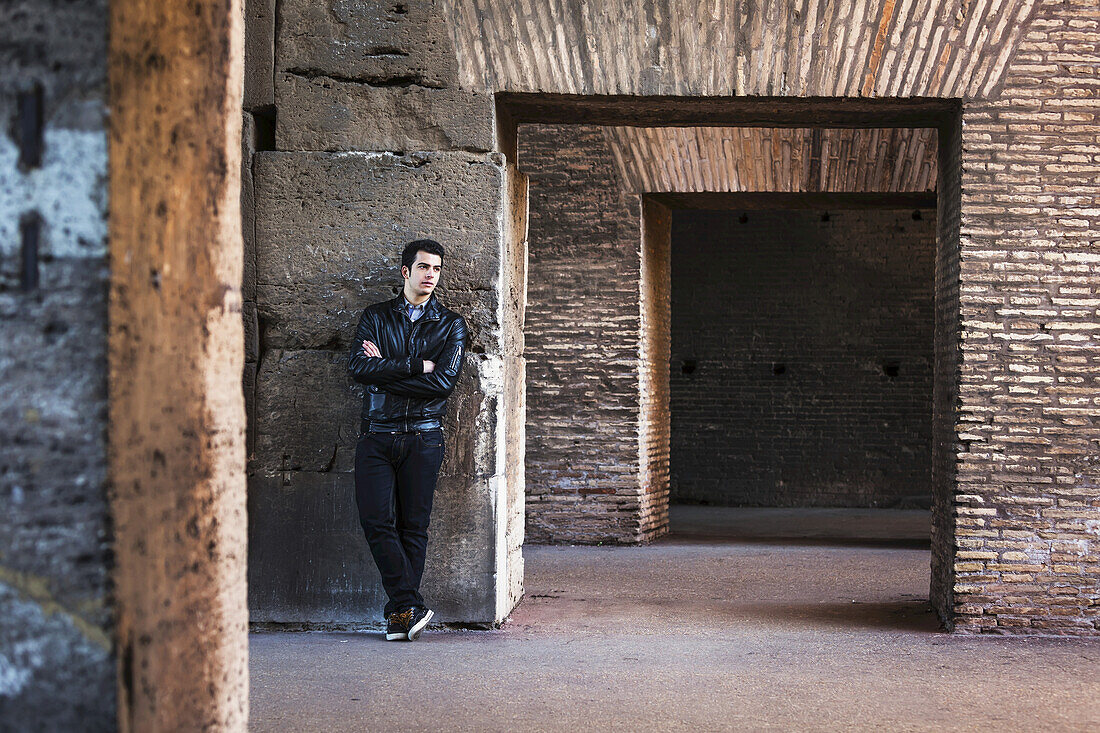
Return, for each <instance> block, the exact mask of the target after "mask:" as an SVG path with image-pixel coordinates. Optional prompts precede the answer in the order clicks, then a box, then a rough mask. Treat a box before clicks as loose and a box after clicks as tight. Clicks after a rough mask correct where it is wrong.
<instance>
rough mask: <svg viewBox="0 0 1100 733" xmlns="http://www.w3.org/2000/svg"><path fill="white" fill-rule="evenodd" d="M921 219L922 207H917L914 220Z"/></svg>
mask: <svg viewBox="0 0 1100 733" xmlns="http://www.w3.org/2000/svg"><path fill="white" fill-rule="evenodd" d="M920 220H921V215H920V209H915V210H914V211H913V221H920Z"/></svg>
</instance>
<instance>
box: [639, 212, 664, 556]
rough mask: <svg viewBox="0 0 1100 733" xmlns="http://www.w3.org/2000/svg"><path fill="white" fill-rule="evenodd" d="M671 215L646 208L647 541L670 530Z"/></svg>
mask: <svg viewBox="0 0 1100 733" xmlns="http://www.w3.org/2000/svg"><path fill="white" fill-rule="evenodd" d="M671 234H672V211H671V210H670V209H669V208H668V207H667V206H664V205H662V204H660V203H658V202H657V201H654V200H652V199H650V198H646V199H643V203H642V272H641V312H642V320H641V329H642V342H641V352H640V354H639V363H638V377H639V384H638V388H639V391H640V393H641V394H640V408H641V425H640V426H639V430H638V433H639V439H638V455H639V462H640V464H641V471H642V477H641V492H642V503H641V507H640V511H639V515H640V518H639V521H640V523H641V530H642V532H643V534H644V536H646V537H648V538H652V537H656V536H658V535H660V534H663V533H664V532H666V531H667V530H668V493H669V439H670V433H671V429H672V425H671V423H670V421H669V412H668V402H669V373H668V364H669V348H670V344H671V341H670V337H671V331H672V249H671V247H669V242H670V238H671Z"/></svg>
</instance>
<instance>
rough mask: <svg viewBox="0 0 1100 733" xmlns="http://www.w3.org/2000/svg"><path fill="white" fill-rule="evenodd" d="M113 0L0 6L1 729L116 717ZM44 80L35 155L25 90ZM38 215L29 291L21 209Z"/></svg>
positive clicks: (97, 726) (96, 725) (111, 722)
mask: <svg viewBox="0 0 1100 733" xmlns="http://www.w3.org/2000/svg"><path fill="white" fill-rule="evenodd" d="M105 10H106V3H105V2H102V1H100V0H91V1H84V2H75V3H58V2H37V3H32V2H18V1H17V2H9V3H5V4H4V5H3V6H2V7H0V28H2V29H3V30H2V31H0V36H3V40H2V41H0V384H2V385H3V398H2V399H0V506H2V507H3V511H4V515H5V516H4V520H3V521H2V522H0V729H3V730H17V729H18V730H32V729H33V730H76V729H78V728H79V729H81V730H89V731H107V730H113V729H114V728H115V718H116V694H115V675H114V664H113V656H114V650H113V649H112V645H111V630H112V626H113V619H112V614H111V606H110V603H111V599H110V583H109V573H110V566H111V553H110V541H111V528H110V519H109V514H108V506H107V496H106V489H105V482H106V469H107V455H106V440H105V437H106V436H105V426H106V419H107V418H106V401H107V363H106V319H107V307H106V295H107V268H106V243H105V237H106V230H107V210H106V203H107V202H106V186H105V185H104V180H103V179H104V176H105V174H106V168H107V144H106V143H107V135H106V130H105V121H104V117H105V109H106V106H105V101H104V99H105V91H106V90H105V75H106V59H105V56H106V42H107V26H106V22H105V20H104V13H105ZM36 86H37V88H38V89H39V90H40V100H41V119H40V127H39V128H38V130H37V131H36V132H35V133H34V135H33V136H34V137H38V138H39V139H40V140H41V157H40V159H39V160H38V161H36V162H29V163H25V164H24V163H21V162H20V153H21V151H22V150H23V146H24V145H25V144H26V141H25V140H24V139H23V138H22V136H21V134H20V125H19V113H18V110H19V99H20V96H21V95H33V94H34V89H35V87H36ZM29 214H37V215H38V216H39V217H40V221H41V225H40V237H39V241H38V257H37V258H36V261H35V267H36V269H37V273H38V284H37V287H36V288H35V289H33V290H30V291H24V290H23V288H22V283H21V272H22V267H23V254H22V242H23V238H22V234H21V226H20V222H21V219H22V218H23V217H24V216H26V215H29Z"/></svg>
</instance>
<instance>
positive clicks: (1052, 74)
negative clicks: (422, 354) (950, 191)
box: [952, 0, 1100, 635]
mask: <svg viewBox="0 0 1100 733" xmlns="http://www.w3.org/2000/svg"><path fill="white" fill-rule="evenodd" d="M1098 69H1100V7H1098V6H1097V4H1096V3H1095V2H1094V1H1093V0H1077V1H1074V2H1043V3H1042V4H1041V7H1040V8H1039V11H1038V13H1037V15H1036V17H1035V20H1034V21H1033V22H1032V24H1031V26H1030V28H1029V30H1028V32H1027V35H1026V37H1025V38H1024V40H1023V41H1022V42H1021V44H1020V46H1019V49H1018V51H1017V54H1016V56H1015V57H1014V58H1013V59H1012V62H1011V64H1010V65H1009V69H1008V71H1007V72H1006V78H1005V81H1004V89H1003V91H1002V94H1001V95H1000V97H999V98H998V99H997V100H991V101H986V102H982V101H973V102H968V103H964V105H963V111H962V143H961V146H962V166H961V171H962V173H961V175H962V180H961V190H962V202H961V205H962V211H961V237H960V242H961V271H960V278H961V287H960V290H961V295H960V314H961V317H962V338H961V358H962V367H961V374H960V379H961V382H960V388H959V392H960V395H959V396H960V405H959V412H958V419H957V422H958V436H957V440H958V445H957V446H956V448H957V451H958V469H957V470H958V473H957V484H956V486H955V489H954V491H955V495H954V497H953V507H954V521H955V527H956V532H955V552H954V559H955V563H954V570H955V584H954V588H953V591H954V598H953V605H952V609H953V612H954V623H955V628H956V629H957V630H960V631H966V632H978V631H984V632H993V633H1019V632H1025V633H1027V632H1032V633H1033V632H1037V631H1038V632H1044V633H1065V634H1093V635H1095V634H1097V633H1100V460H1098V456H1100V424H1098V422H1097V417H1098V411H1097V410H1098V407H1100V397H1098V395H1100V249H1098V242H1100V117H1098V115H1097V108H1098V91H1100V77H1098V76H1097V72H1098Z"/></svg>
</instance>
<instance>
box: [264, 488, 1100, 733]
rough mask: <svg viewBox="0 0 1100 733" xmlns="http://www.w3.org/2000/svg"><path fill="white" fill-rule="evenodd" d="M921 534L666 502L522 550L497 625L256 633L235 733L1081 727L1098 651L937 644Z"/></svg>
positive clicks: (870, 518) (1087, 643)
mask: <svg viewBox="0 0 1100 733" xmlns="http://www.w3.org/2000/svg"><path fill="white" fill-rule="evenodd" d="M928 527H929V518H928V513H927V512H924V511H900V510H873V509H730V508H718V507H685V506H675V507H673V513H672V529H673V533H672V534H671V535H670V536H669V537H667V538H664V539H662V540H660V541H658V542H655V543H653V544H651V545H648V546H641V547H598V546H597V547H591V546H589V547H582V546H575V547H558V546H555V547H551V546H528V547H525V548H524V557H525V560H526V596H525V597H524V599H523V601H522V603H521V604H520V605H519V607H518V608H517V609H516V611H515V613H514V614H513V615H512V617H511V619H510V620H509V622H508V623H507V624H506V625H505V626H504V627H503V628H502V629H500V630H495V631H470V630H444V629H429V631H428V632H426V633H425V634H424V636H423V637H421V639H420V640H419V641H416V642H413V643H408V642H389V643H387V642H385V641H383V640H382V637H381V636H380V634H379V633H378V631H377V630H373V631H364V632H362V633H318V632H307V633H254V634H252V635H251V643H250V654H251V682H252V690H251V706H252V713H251V715H252V719H251V725H250V729H251V730H254V731H389V730H468V731H557V730H562V731H564V730H645V731H651V730H689V729H695V730H723V729H741V730H745V729H751V730H777V731H781V730H872V729H889V730H938V731H942V730H975V729H983V728H993V729H997V730H1081V731H1084V730H1090V729H1091V730H1096V729H1098V727H1100V674H1098V673H1097V670H1098V669H1100V640H1091V639H1081V638H1076V639H1058V638H1038V637H1028V638H1011V637H974V636H952V635H948V634H944V633H942V632H940V631H939V628H938V623H937V621H936V619H935V615H934V614H933V613H932V611H931V610H930V608H929V606H928V603H927V594H928V578H929V552H928V549H927V544H928Z"/></svg>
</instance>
